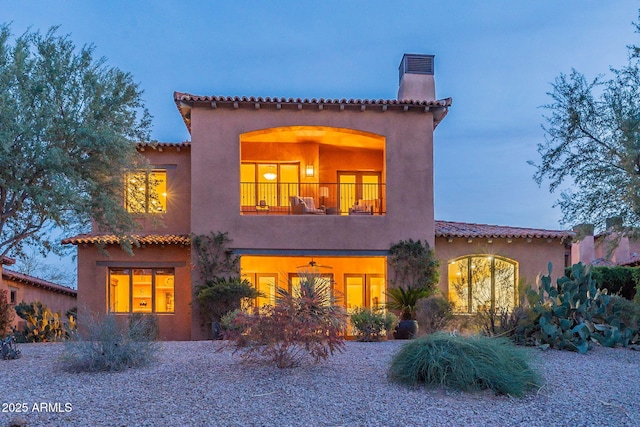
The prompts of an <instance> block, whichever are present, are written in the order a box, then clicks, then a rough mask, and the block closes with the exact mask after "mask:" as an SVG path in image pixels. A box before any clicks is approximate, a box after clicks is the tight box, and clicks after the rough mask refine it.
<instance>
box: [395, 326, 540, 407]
mask: <svg viewBox="0 0 640 427" xmlns="http://www.w3.org/2000/svg"><path fill="white" fill-rule="evenodd" d="M389 377H390V378H391V379H392V380H394V381H396V382H399V383H403V384H407V385H417V384H425V385H427V386H434V387H438V386H442V387H447V388H452V389H455V390H461V391H473V390H482V389H490V390H493V391H494V392H496V393H497V394H506V395H510V396H522V395H524V394H525V393H526V392H527V391H528V390H530V389H533V388H537V387H539V386H540V385H541V377H540V376H539V375H538V373H537V372H536V371H535V370H533V369H532V368H531V367H529V364H528V361H527V358H526V354H525V353H524V351H523V349H520V348H517V347H515V346H514V345H513V344H512V343H511V342H510V341H509V340H507V339H506V338H489V337H482V336H473V337H462V336H455V335H451V334H448V333H442V332H441V333H435V334H432V335H428V336H425V337H422V338H419V339H417V340H415V341H412V342H411V343H409V344H406V345H404V346H403V347H402V348H401V349H400V351H399V352H398V353H397V354H396V355H395V356H394V358H393V360H392V361H391V367H390V369H389Z"/></svg>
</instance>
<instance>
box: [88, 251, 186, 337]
mask: <svg viewBox="0 0 640 427" xmlns="http://www.w3.org/2000/svg"><path fill="white" fill-rule="evenodd" d="M108 251H109V256H105V255H103V254H101V253H100V251H99V250H98V249H97V248H95V247H94V246H92V245H87V246H80V247H78V309H79V312H80V313H82V311H83V310H89V312H91V313H97V314H102V313H106V312H107V310H108V307H107V304H108V302H107V289H108V287H107V280H108V270H109V268H164V267H167V266H172V263H181V266H175V267H174V268H175V302H174V303H175V308H174V309H175V311H174V313H173V314H168V313H167V314H164V313H159V314H158V325H159V328H160V339H162V340H170V341H171V340H179V341H180V340H190V339H192V334H191V328H192V321H191V300H192V294H193V292H192V287H191V251H190V249H189V248H186V247H175V246H166V247H161V246H155V245H154V246H149V247H143V248H136V249H135V250H134V255H133V256H131V255H129V254H127V253H125V252H124V251H122V250H121V249H120V248H119V247H110V248H109V249H108ZM122 316H123V317H126V316H127V315H122ZM80 321H82V319H81V318H80ZM79 326H81V325H79ZM194 339H197V338H194Z"/></svg>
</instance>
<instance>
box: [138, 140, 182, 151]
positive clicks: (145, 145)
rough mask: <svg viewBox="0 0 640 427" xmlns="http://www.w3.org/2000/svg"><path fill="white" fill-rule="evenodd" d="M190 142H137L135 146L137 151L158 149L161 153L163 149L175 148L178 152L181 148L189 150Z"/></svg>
mask: <svg viewBox="0 0 640 427" xmlns="http://www.w3.org/2000/svg"><path fill="white" fill-rule="evenodd" d="M190 147H191V141H183V142H138V143H137V144H136V148H137V149H138V150H141V151H144V149H145V148H153V149H160V151H162V149H163V148H176V149H178V150H180V149H182V148H190Z"/></svg>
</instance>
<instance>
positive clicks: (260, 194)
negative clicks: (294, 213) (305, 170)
mask: <svg viewBox="0 0 640 427" xmlns="http://www.w3.org/2000/svg"><path fill="white" fill-rule="evenodd" d="M240 181H241V182H240V203H241V204H242V206H280V207H288V206H289V203H290V200H289V198H290V197H291V196H297V195H298V194H299V192H300V165H299V164H298V163H242V164H241V165H240Z"/></svg>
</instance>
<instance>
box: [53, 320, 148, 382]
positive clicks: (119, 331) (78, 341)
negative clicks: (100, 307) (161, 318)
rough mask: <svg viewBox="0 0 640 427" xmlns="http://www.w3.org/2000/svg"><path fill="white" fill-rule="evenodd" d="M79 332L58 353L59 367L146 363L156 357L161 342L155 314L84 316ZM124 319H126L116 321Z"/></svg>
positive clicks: (95, 367) (86, 368)
mask: <svg viewBox="0 0 640 427" xmlns="http://www.w3.org/2000/svg"><path fill="white" fill-rule="evenodd" d="M81 320H82V326H83V328H82V332H78V333H76V334H74V335H73V336H72V338H71V339H70V340H68V341H67V342H66V343H65V348H64V350H63V352H62V355H61V356H60V362H61V365H62V369H64V370H66V371H70V372H97V371H122V370H125V369H127V368H135V367H141V366H147V365H149V364H150V363H151V362H153V361H155V360H156V357H157V353H158V351H159V350H160V345H159V343H157V342H156V341H155V338H156V335H157V326H156V323H157V320H156V319H155V318H154V316H149V315H146V316H131V317H130V318H129V319H118V318H116V316H114V315H113V314H107V315H104V316H95V315H87V316H86V319H81ZM119 320H126V321H119Z"/></svg>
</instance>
